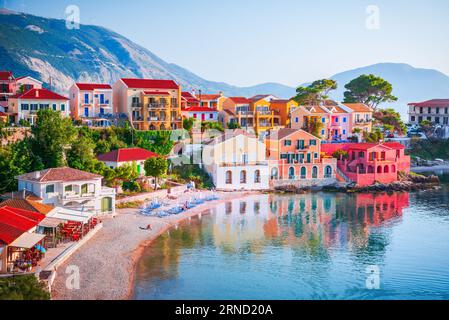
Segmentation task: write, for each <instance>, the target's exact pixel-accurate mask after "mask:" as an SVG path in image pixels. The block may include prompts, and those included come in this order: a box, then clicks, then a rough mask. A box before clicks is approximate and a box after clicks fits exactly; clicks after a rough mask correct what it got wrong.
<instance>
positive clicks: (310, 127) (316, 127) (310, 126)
mask: <svg viewBox="0 0 449 320" xmlns="http://www.w3.org/2000/svg"><path fill="white" fill-rule="evenodd" d="M323 127H324V125H323V123H321V121H317V120H316V119H314V120H310V121H307V122H306V123H305V125H304V130H305V131H307V132H308V133H311V134H313V135H314V136H315V137H317V138H320V139H321V130H322V129H323Z"/></svg>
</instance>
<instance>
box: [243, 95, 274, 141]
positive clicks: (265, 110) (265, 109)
mask: <svg viewBox="0 0 449 320" xmlns="http://www.w3.org/2000/svg"><path fill="white" fill-rule="evenodd" d="M273 99H277V97H275V96H273V95H268V94H266V95H256V96H254V97H252V98H250V99H249V100H250V101H251V103H250V110H251V111H252V112H253V114H254V130H255V132H256V134H260V133H261V132H265V131H267V130H271V129H273V128H274V127H276V126H279V125H280V115H279V113H278V112H276V111H274V110H272V109H271V101H272V100H273Z"/></svg>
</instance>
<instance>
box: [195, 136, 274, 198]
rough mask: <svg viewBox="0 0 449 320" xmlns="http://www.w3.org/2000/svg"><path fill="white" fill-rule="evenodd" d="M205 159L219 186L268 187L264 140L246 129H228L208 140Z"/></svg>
mask: <svg viewBox="0 0 449 320" xmlns="http://www.w3.org/2000/svg"><path fill="white" fill-rule="evenodd" d="M202 160H203V163H202V165H203V167H204V169H205V170H206V172H207V173H208V174H209V175H210V176H211V178H212V180H213V182H214V185H215V187H216V188H217V189H219V190H227V191H232V190H268V188H269V183H268V174H269V173H268V170H269V169H268V162H267V159H266V156H265V144H264V143H263V142H261V141H259V139H257V138H256V137H255V136H253V135H251V134H249V133H248V132H246V131H245V130H241V129H239V130H234V131H232V130H226V132H225V133H224V134H223V135H221V136H218V137H216V138H214V139H212V140H210V141H209V142H207V143H205V144H204V147H203V157H202Z"/></svg>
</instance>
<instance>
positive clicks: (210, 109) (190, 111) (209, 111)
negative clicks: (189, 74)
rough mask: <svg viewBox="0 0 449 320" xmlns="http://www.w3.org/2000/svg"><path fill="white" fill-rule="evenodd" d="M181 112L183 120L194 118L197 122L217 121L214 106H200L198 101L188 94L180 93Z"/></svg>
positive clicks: (216, 112) (216, 111)
mask: <svg viewBox="0 0 449 320" xmlns="http://www.w3.org/2000/svg"><path fill="white" fill-rule="evenodd" d="M181 106H182V107H181V112H182V115H183V117H185V118H194V119H196V120H199V121H212V122H217V121H218V110H217V109H216V107H214V106H216V104H210V103H209V104H206V103H204V104H202V105H200V100H199V98H197V97H196V96H194V95H193V94H191V93H190V92H182V103H181Z"/></svg>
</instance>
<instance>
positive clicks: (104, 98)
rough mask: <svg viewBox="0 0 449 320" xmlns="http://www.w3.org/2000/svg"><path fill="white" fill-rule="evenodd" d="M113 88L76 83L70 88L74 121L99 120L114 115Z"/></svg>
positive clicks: (100, 84)
mask: <svg viewBox="0 0 449 320" xmlns="http://www.w3.org/2000/svg"><path fill="white" fill-rule="evenodd" d="M112 99H113V94H112V87H111V86H110V85H109V84H103V83H75V84H73V85H72V86H71V87H70V111H71V116H72V118H73V119H98V118H103V117H104V116H105V115H112V114H114V113H115V112H114V108H113V100H112Z"/></svg>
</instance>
